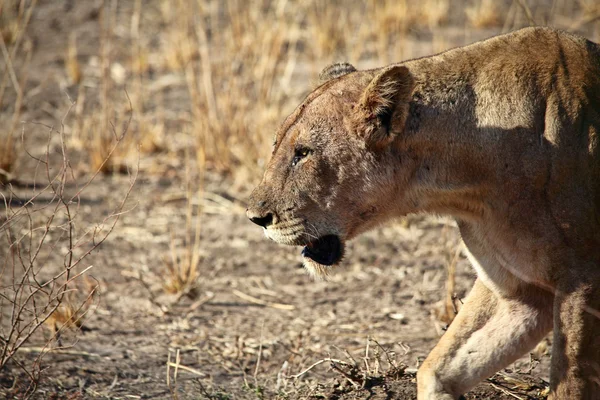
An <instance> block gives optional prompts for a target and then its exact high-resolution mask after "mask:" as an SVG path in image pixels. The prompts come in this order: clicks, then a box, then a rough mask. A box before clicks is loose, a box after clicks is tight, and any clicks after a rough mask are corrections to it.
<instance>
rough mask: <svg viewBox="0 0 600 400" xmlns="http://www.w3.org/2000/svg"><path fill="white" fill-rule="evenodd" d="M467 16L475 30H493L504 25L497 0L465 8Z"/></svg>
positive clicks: (487, 0)
mask: <svg viewBox="0 0 600 400" xmlns="http://www.w3.org/2000/svg"><path fill="white" fill-rule="evenodd" d="M465 15H466V17H467V20H468V21H469V23H470V25H471V26H472V27H474V28H491V27H496V26H500V25H502V23H503V20H502V18H501V15H500V9H499V6H498V2H497V1H495V0H481V1H478V2H476V3H475V4H473V5H472V6H470V7H466V8H465Z"/></svg>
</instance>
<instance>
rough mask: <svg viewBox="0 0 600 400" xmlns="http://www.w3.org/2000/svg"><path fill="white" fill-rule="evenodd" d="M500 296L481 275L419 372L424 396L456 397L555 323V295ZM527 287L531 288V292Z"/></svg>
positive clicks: (534, 291)
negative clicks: (553, 316) (485, 282)
mask: <svg viewBox="0 0 600 400" xmlns="http://www.w3.org/2000/svg"><path fill="white" fill-rule="evenodd" d="M522 292H523V293H524V295H526V296H527V300H525V299H524V298H519V297H514V298H511V299H506V298H501V297H497V296H496V295H494V293H492V292H491V291H490V290H489V289H488V288H487V287H486V286H485V285H484V284H483V283H482V282H481V281H480V280H479V279H478V280H477V281H476V282H475V286H474V287H473V289H472V290H471V293H470V294H469V296H468V297H467V299H466V301H465V304H464V305H463V307H462V308H461V310H460V311H459V313H458V315H457V316H456V318H455V320H454V322H452V324H451V325H450V327H449V328H448V331H447V332H446V333H445V334H444V336H442V338H441V340H440V342H439V343H438V344H437V346H436V347H435V348H434V349H433V351H432V352H431V353H430V354H429V356H428V357H427V359H426V360H425V361H424V362H423V365H421V367H420V368H419V371H418V373H417V387H418V399H419V400H450V399H455V398H457V397H458V396H460V395H461V394H462V393H464V392H466V391H467V390H469V389H471V388H472V387H473V386H475V385H476V384H477V383H479V382H480V381H481V380H483V379H485V378H487V377H489V376H491V375H492V374H493V373H495V372H496V371H498V370H500V369H501V368H503V367H505V366H507V365H508V364H510V363H511V362H513V361H515V360H516V359H517V358H519V357H520V356H521V355H523V354H524V353H525V352H526V351H528V350H530V349H531V348H533V347H534V346H535V345H536V344H537V343H538V342H539V341H540V340H541V339H542V338H543V337H544V335H546V333H547V332H548V331H549V330H550V329H551V327H552V306H551V304H552V296H551V295H549V294H547V293H544V292H543V291H541V290H540V289H538V288H536V287H533V286H531V287H527V288H524V290H523V291H522ZM525 293H526V294H525Z"/></svg>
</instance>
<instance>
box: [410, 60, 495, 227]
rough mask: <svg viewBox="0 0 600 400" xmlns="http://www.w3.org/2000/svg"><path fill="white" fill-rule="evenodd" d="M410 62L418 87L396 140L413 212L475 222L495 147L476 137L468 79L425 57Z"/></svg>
mask: <svg viewBox="0 0 600 400" xmlns="http://www.w3.org/2000/svg"><path fill="white" fill-rule="evenodd" d="M434 61H435V60H434ZM412 63H413V64H414V65H411V70H413V71H415V77H416V80H417V86H416V88H415V93H414V96H413V101H412V102H411V104H410V116H409V118H408V121H407V123H406V128H405V131H404V133H403V134H402V135H400V136H401V140H400V141H399V148H400V149H401V152H402V153H405V159H406V158H408V159H409V160H410V162H411V167H412V176H411V178H410V182H409V187H410V188H411V190H409V192H408V193H407V195H408V196H410V197H411V198H410V199H409V203H412V204H413V206H414V208H415V209H414V210H412V211H416V212H433V213H440V214H451V215H454V216H457V217H460V218H467V219H473V218H480V217H481V216H482V215H483V214H484V212H485V209H486V207H487V205H488V204H489V194H490V193H489V190H488V189H489V187H490V184H491V183H492V181H493V179H494V174H493V173H492V171H493V166H492V165H491V164H492V161H493V157H491V156H490V154H492V153H490V152H493V151H494V149H492V148H489V147H488V143H486V144H485V145H484V143H483V139H482V138H481V136H480V135H479V134H478V131H477V127H476V120H475V117H474V115H475V112H474V104H475V98H474V93H473V90H472V85H471V83H470V77H469V76H468V75H461V74H460V73H458V72H457V71H452V70H448V69H444V68H443V67H442V68H440V66H439V65H438V66H436V65H435V63H432V61H431V60H427V59H425V60H416V61H413V62H412ZM419 64H421V65H419ZM440 71H441V72H440Z"/></svg>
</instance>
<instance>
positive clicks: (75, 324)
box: [44, 275, 98, 334]
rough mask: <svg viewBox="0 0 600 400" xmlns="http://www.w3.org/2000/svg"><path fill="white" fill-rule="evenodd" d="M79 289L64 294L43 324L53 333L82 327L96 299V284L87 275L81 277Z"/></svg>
mask: <svg viewBox="0 0 600 400" xmlns="http://www.w3.org/2000/svg"><path fill="white" fill-rule="evenodd" d="M83 278H84V279H83V281H82V282H83V284H82V285H81V286H82V287H81V288H75V289H71V290H69V291H68V292H67V293H65V295H64V297H63V298H62V302H61V303H60V305H58V307H57V308H56V309H55V310H54V312H53V313H52V314H50V316H48V318H47V319H46V321H45V322H44V325H45V326H46V327H47V328H48V329H49V330H50V331H51V332H52V333H53V334H58V333H59V332H62V331H64V330H67V329H79V328H81V327H82V325H83V323H84V321H85V318H86V316H87V315H88V312H89V310H90V308H91V307H92V305H93V304H94V300H95V298H96V294H97V289H98V283H97V281H95V280H93V279H92V278H90V277H89V276H87V275H84V277H83Z"/></svg>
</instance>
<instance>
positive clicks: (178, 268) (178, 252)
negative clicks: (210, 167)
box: [164, 151, 205, 296]
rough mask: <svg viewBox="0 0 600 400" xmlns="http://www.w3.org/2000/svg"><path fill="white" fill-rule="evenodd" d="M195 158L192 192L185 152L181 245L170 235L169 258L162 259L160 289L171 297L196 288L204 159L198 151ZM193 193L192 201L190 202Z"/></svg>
mask: <svg viewBox="0 0 600 400" xmlns="http://www.w3.org/2000/svg"><path fill="white" fill-rule="evenodd" d="M197 154H200V156H198V157H197V169H198V175H199V176H198V177H197V178H195V179H194V180H195V181H197V182H198V188H197V189H196V190H194V189H193V188H192V186H193V185H192V183H191V180H192V178H191V173H190V170H191V160H190V156H189V152H188V151H186V170H185V180H186V212H185V227H184V229H185V230H184V238H183V243H182V245H181V246H178V245H177V242H176V239H175V235H174V234H173V233H172V234H171V240H170V242H169V249H170V258H169V259H168V260H165V269H164V289H165V291H166V292H167V293H171V294H188V295H190V296H195V295H196V294H197V289H198V285H199V282H198V280H199V278H200V267H201V253H200V244H201V237H200V236H201V235H200V233H201V228H202V224H201V213H202V206H201V203H202V198H203V190H204V169H205V164H204V161H205V159H204V157H203V156H202V154H203V153H202V152H198V153H197ZM194 194H195V195H196V200H195V202H194Z"/></svg>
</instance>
